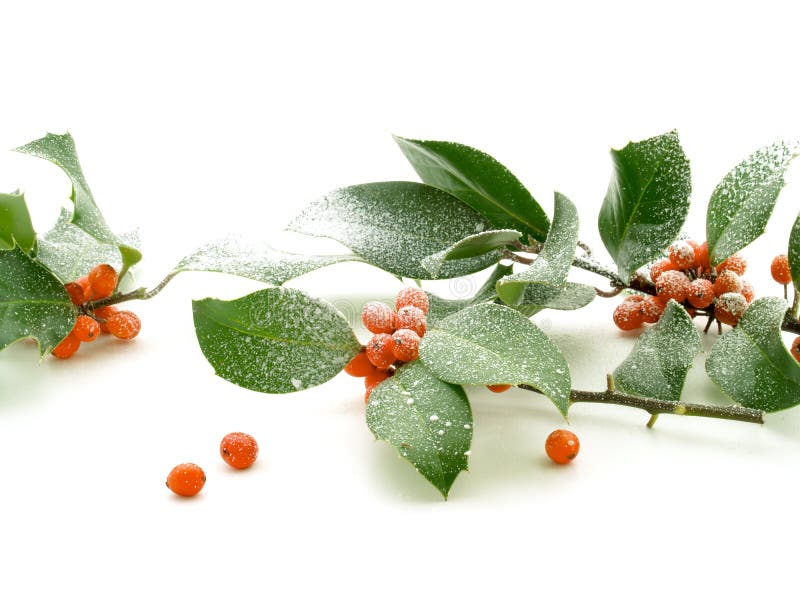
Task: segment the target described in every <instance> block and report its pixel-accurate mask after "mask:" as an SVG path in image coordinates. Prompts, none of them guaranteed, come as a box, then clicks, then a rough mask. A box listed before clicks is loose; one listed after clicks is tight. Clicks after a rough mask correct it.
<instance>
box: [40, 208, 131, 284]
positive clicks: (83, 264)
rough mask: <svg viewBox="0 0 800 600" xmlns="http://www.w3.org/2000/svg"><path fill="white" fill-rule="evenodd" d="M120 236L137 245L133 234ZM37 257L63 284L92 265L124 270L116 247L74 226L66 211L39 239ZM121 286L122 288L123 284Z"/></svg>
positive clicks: (65, 210) (77, 276)
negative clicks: (103, 265) (105, 265)
mask: <svg viewBox="0 0 800 600" xmlns="http://www.w3.org/2000/svg"><path fill="white" fill-rule="evenodd" d="M121 237H122V238H124V239H125V240H127V243H129V244H131V245H132V246H138V245H139V236H138V235H137V233H136V232H131V233H127V234H123V235H122V236H121ZM36 258H37V259H38V260H39V261H40V262H41V263H42V264H44V265H45V266H47V268H48V269H50V270H51V271H52V272H53V273H54V274H55V275H56V276H57V277H58V278H59V279H60V280H61V281H62V282H64V283H66V282H68V281H75V280H76V279H78V278H79V277H83V276H84V275H87V274H88V273H89V271H90V270H91V269H92V267H94V266H95V265H99V264H103V263H105V264H109V265H111V266H112V267H114V268H115V269H116V270H117V272H120V271H121V270H122V268H123V264H122V256H121V255H120V253H119V249H118V247H117V245H116V244H106V243H103V242H100V241H98V240H97V238H94V237H92V236H91V235H89V234H88V233H86V232H85V231H84V230H83V229H81V228H80V227H78V226H77V225H74V224H73V223H72V213H71V212H70V211H68V210H67V209H65V208H62V209H61V214H60V215H59V217H58V220H57V221H56V223H55V225H53V228H52V229H50V230H49V231H48V232H47V233H45V234H44V235H43V236H42V237H41V238H40V239H39V242H38V250H37V253H36ZM121 287H122V288H123V289H124V284H123V285H122V286H121Z"/></svg>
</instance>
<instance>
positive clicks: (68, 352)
mask: <svg viewBox="0 0 800 600" xmlns="http://www.w3.org/2000/svg"><path fill="white" fill-rule="evenodd" d="M80 346H81V341H80V340H79V339H78V338H77V337H75V334H73V333H72V332H70V333H69V335H67V337H65V338H64V339H63V340H61V341H60V342H59V343H58V345H57V346H56V347H55V348H53V350H52V352H53V356H55V357H56V358H61V359H65V358H69V357H70V356H72V355H73V354H75V353H76V352H77V351H78V348H80Z"/></svg>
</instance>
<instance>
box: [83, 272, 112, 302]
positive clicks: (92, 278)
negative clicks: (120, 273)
mask: <svg viewBox="0 0 800 600" xmlns="http://www.w3.org/2000/svg"><path fill="white" fill-rule="evenodd" d="M89 286H90V287H91V288H92V299H94V300H101V299H103V298H108V297H109V296H110V295H111V294H113V293H114V290H115V289H117V270H116V269H115V268H114V267H112V266H111V265H107V264H102V265H97V266H96V267H93V268H92V270H91V271H89Z"/></svg>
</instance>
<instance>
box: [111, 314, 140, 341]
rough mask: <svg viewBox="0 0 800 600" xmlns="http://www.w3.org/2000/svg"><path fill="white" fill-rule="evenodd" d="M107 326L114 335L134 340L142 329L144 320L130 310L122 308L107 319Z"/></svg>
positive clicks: (122, 338)
mask: <svg viewBox="0 0 800 600" xmlns="http://www.w3.org/2000/svg"><path fill="white" fill-rule="evenodd" d="M106 328H107V329H108V331H109V333H111V334H112V335H113V336H114V337H118V338H119V339H121V340H132V339H133V338H135V337H136V336H137V335H139V331H141V329H142V322H141V321H140V320H139V317H137V316H136V315H135V314H134V313H132V312H131V311H129V310H120V311H118V312H116V313H114V314H112V315H111V316H110V317H108V319H106Z"/></svg>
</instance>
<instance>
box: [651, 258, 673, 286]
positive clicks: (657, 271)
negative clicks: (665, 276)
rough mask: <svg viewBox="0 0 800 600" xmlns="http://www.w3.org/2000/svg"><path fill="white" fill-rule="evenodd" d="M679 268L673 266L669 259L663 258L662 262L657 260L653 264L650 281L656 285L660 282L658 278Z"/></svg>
mask: <svg viewBox="0 0 800 600" xmlns="http://www.w3.org/2000/svg"><path fill="white" fill-rule="evenodd" d="M675 270H677V267H676V266H675V265H673V264H672V261H671V260H670V259H668V258H662V259H661V260H657V261H656V262H654V263H653V265H652V266H651V267H650V280H651V281H652V282H653V283H655V282H656V281H658V278H659V277H661V274H662V273H666V272H667V271H675Z"/></svg>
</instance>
